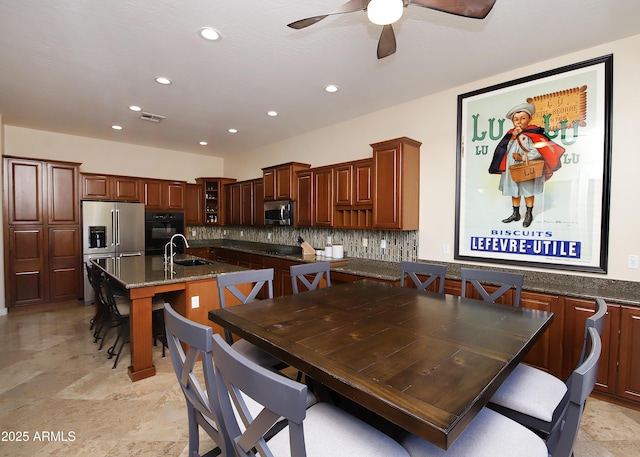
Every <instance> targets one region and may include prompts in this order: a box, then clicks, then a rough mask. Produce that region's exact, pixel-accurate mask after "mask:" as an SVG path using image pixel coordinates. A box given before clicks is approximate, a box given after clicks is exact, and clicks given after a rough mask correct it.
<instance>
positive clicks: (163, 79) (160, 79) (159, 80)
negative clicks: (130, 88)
mask: <svg viewBox="0 0 640 457" xmlns="http://www.w3.org/2000/svg"><path fill="white" fill-rule="evenodd" d="M156 82H157V83H158V84H164V85H168V84H171V80H170V79H169V78H166V77H164V76H158V77H157V78H156Z"/></svg>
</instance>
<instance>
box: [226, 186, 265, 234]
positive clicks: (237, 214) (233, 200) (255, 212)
mask: <svg viewBox="0 0 640 457" xmlns="http://www.w3.org/2000/svg"><path fill="white" fill-rule="evenodd" d="M262 186H263V181H262V179H261V178H259V179H251V180H248V181H239V182H235V183H232V184H227V185H225V186H224V188H225V190H224V192H225V205H224V206H225V208H226V211H227V217H226V220H225V224H226V225H264V200H263V198H262Z"/></svg>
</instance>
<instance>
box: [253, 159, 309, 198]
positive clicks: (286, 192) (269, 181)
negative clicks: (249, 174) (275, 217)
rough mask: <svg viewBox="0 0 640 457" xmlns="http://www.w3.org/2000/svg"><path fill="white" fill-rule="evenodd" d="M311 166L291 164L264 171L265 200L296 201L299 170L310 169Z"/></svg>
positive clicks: (264, 169)
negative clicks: (295, 182) (296, 182)
mask: <svg viewBox="0 0 640 457" xmlns="http://www.w3.org/2000/svg"><path fill="white" fill-rule="evenodd" d="M310 167H311V165H309V164H305V163H298V162H289V163H284V164H281V165H276V166H273V167H268V168H263V169H262V179H263V182H264V200H265V201H274V200H295V199H296V190H295V185H294V178H295V174H296V172H297V171H298V170H304V169H306V168H310Z"/></svg>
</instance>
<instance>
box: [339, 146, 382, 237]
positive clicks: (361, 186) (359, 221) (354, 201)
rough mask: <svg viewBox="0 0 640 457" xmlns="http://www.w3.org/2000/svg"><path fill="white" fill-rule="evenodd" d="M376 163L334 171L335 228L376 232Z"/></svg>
mask: <svg viewBox="0 0 640 457" xmlns="http://www.w3.org/2000/svg"><path fill="white" fill-rule="evenodd" d="M372 165H373V160H372V159H363V160H356V161H353V162H345V163H341V164H338V165H335V166H334V167H333V171H334V202H335V211H334V226H335V227H338V228H372V220H373V217H372V213H373V206H372V196H373V190H372V189H373V187H372V186H373V182H372V179H371V174H372V172H371V168H372Z"/></svg>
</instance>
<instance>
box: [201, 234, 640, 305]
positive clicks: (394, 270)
mask: <svg viewBox="0 0 640 457" xmlns="http://www.w3.org/2000/svg"><path fill="white" fill-rule="evenodd" d="M189 246H190V247H194V248H198V247H220V248H226V249H232V250H235V251H240V252H247V253H252V254H260V255H270V256H274V257H278V258H282V259H288V260H293V261H296V262H316V261H325V260H329V259H325V258H319V259H317V260H316V259H315V258H312V259H309V258H308V257H303V256H302V251H301V249H300V248H297V249H298V253H295V254H273V253H269V252H266V251H274V250H277V248H278V247H281V248H286V249H284V250H285V251H287V252H288V251H291V250H292V249H296V247H295V246H279V245H275V244H269V243H256V242H251V241H240V240H229V239H214V240H189ZM341 260H343V261H345V262H344V263H343V262H341V264H340V265H336V266H332V267H331V270H332V271H336V272H340V273H347V274H352V275H356V276H363V277H368V278H375V279H382V280H386V281H399V280H400V276H401V270H400V263H399V262H388V261H383V260H371V259H361V258H355V257H345V258H344V259H341ZM418 261H422V262H431V263H437V264H440V265H446V266H447V278H449V279H457V280H459V279H460V268H464V267H469V268H484V269H489V270H496V271H509V272H513V271H514V270H513V269H506V268H504V269H503V268H496V267H488V266H482V265H466V264H460V263H447V262H434V261H430V260H422V259H419V260H418ZM191 268H193V267H191ZM524 273H525V280H524V289H526V290H528V291H531V292H540V293H545V294H558V295H564V296H569V297H576V298H586V299H595V298H597V297H601V298H604V299H605V300H606V301H611V302H615V303H619V304H627V305H635V306H640V283H639V282H635V281H620V280H613V279H606V278H597V277H593V276H578V275H567V274H559V273H550V272H539V271H529V270H527V271H526V272H524Z"/></svg>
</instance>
